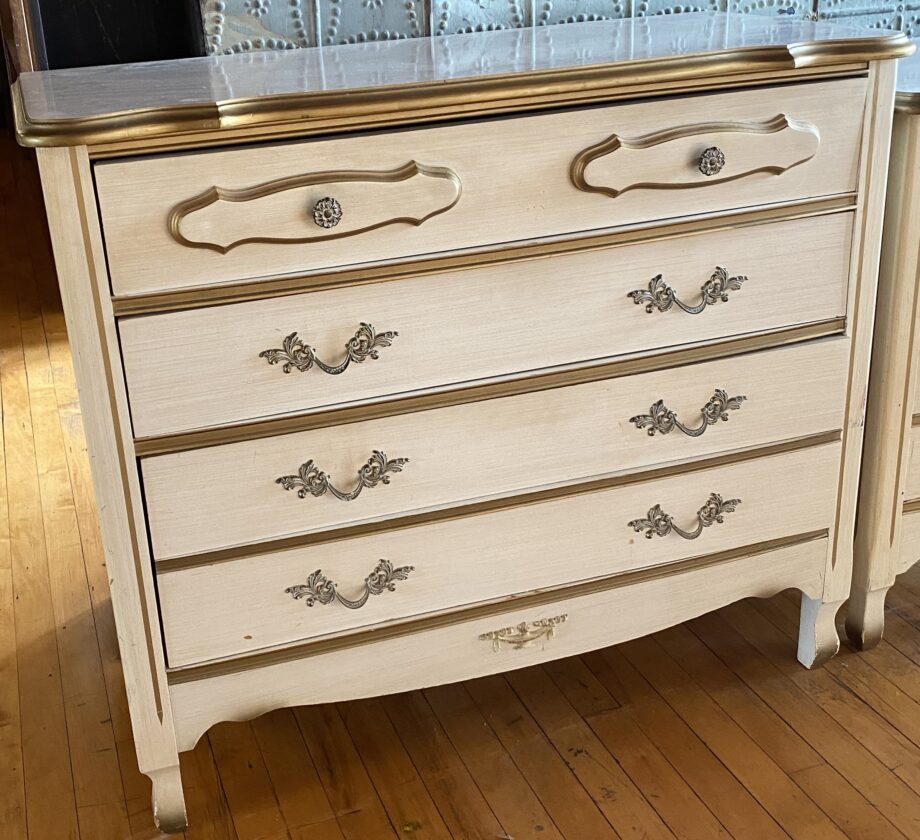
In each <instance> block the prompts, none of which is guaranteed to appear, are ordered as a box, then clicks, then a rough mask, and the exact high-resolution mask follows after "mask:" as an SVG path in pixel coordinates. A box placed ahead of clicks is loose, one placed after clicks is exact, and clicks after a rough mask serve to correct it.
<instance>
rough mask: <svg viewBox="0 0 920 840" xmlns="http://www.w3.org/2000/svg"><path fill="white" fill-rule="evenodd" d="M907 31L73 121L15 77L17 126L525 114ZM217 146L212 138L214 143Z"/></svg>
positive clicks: (894, 48)
mask: <svg viewBox="0 0 920 840" xmlns="http://www.w3.org/2000/svg"><path fill="white" fill-rule="evenodd" d="M913 51H914V46H913V44H912V43H911V41H910V39H909V38H908V37H907V36H906V35H905V34H904V33H903V32H897V33H884V34H882V33H877V34H867V35H866V36H865V37H862V38H849V39H841V40H829V41H821V42H811V41H809V42H801V43H793V44H786V45H771V46H745V47H737V48H734V49H724V50H717V51H713V52H708V53H702V54H694V55H689V56H688V55H675V56H668V57H656V58H654V59H644V60H637V61H627V62H614V63H608V64H597V65H592V66H589V67H568V68H561V69H560V68H556V69H552V70H534V71H529V72H521V73H509V74H496V75H491V76H481V77H468V78H459V79H446V80H445V79H438V80H434V81H425V82H417V83H413V84H404V85H388V86H380V87H376V88H355V89H350V90H341V91H338V90H337V91H304V92H299V93H292V94H279V95H266V96H259V97H251V98H240V99H229V100H222V101H212V102H201V103H193V104H178V105H169V106H162V107H150V108H138V109H132V110H124V111H113V112H109V113H102V114H93V115H91V116H86V117H80V118H69V119H50V120H39V119H33V118H31V117H30V115H29V113H28V110H27V108H26V105H25V102H24V101H23V97H22V90H21V88H20V86H19V84H18V83H17V84H16V85H15V86H14V91H13V107H14V113H15V122H16V132H17V135H18V138H19V142H20V143H21V144H22V145H25V146H70V145H86V146H98V145H103V144H136V145H145V144H150V143H151V141H154V140H157V139H161V138H170V137H172V138H176V137H181V136H192V135H200V134H202V133H209V134H212V135H213V134H214V133H215V132H218V133H222V132H234V133H243V132H252V131H253V130H256V131H258V132H259V133H260V134H261V136H278V135H284V134H290V133H291V131H292V128H295V129H296V133H298V134H301V135H303V134H309V133H319V132H322V131H334V130H344V129H346V128H351V127H355V126H362V127H364V128H367V127H370V126H372V125H373V126H384V125H405V124H407V123H413V122H420V121H429V120H437V119H456V118H457V117H460V116H467V117H468V116H475V115H486V114H498V113H506V112H509V111H522V110H529V109H533V108H546V107H555V106H559V105H571V104H575V103H577V102H591V101H598V100H602V99H606V100H610V99H615V98H621V97H623V96H624V94H625V93H627V92H628V89H629V88H632V89H634V90H633V92H635V89H636V88H641V87H643V86H649V85H654V86H656V87H657V88H658V89H659V90H660V89H661V88H662V87H663V86H667V85H681V84H688V85H690V84H693V83H698V84H720V85H723V86H724V84H725V83H731V81H732V80H733V78H734V77H738V76H748V77H750V76H751V75H752V74H763V75H765V76H769V75H773V76H776V75H780V74H789V73H790V71H799V72H797V73H795V75H805V74H803V73H801V71H807V70H811V69H812V68H829V70H830V72H833V69H834V68H835V67H840V66H841V65H849V66H850V67H852V65H854V64H856V63H862V62H869V61H877V60H883V59H892V58H901V57H903V56H906V55H910V54H911V53H912V52H913ZM211 142H212V143H213V138H212V141H211Z"/></svg>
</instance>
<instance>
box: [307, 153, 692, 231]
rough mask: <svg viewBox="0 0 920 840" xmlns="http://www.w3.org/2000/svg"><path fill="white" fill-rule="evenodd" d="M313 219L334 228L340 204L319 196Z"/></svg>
mask: <svg viewBox="0 0 920 840" xmlns="http://www.w3.org/2000/svg"><path fill="white" fill-rule="evenodd" d="M700 166H702V164H700ZM313 221H314V222H315V223H316V224H318V225H319V226H320V227H321V228H334V227H335V226H336V225H337V224H338V223H339V222H341V221H342V205H341V204H339V203H338V202H337V201H336V200H335V199H334V198H331V197H330V196H326V197H325V198H321V199H320V200H319V201H317V202H316V204H314V205H313Z"/></svg>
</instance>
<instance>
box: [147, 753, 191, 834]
mask: <svg viewBox="0 0 920 840" xmlns="http://www.w3.org/2000/svg"><path fill="white" fill-rule="evenodd" d="M147 776H148V777H149V778H150V781H151V782H152V783H153V793H152V795H151V796H152V801H153V818H154V820H155V821H156V824H157V828H159V829H160V831H164V832H166V833H167V834H178V833H179V832H181V831H185V828H186V826H187V825H188V821H187V819H186V816H185V795H184V794H183V792H182V776H181V774H180V773H179V765H178V764H175V765H173V766H171V767H162V768H160V769H159V770H151V771H148V773H147Z"/></svg>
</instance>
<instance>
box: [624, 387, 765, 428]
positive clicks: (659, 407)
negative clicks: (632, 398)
mask: <svg viewBox="0 0 920 840" xmlns="http://www.w3.org/2000/svg"><path fill="white" fill-rule="evenodd" d="M746 399H747V397H745V396H741V395H739V396H737V397H730V396H729V395H728V392H727V391H723V390H722V389H721V388H716V390H715V392H714V393H713V395H712V396H711V397H710V398H709V402H707V403H706V405H704V406H703V407H702V408H701V409H700V414H702V415H703V419H702V421H701V422H700V425H699V426H696V427H693V428H691V427H690V426H685V425H684V424H683V423H681V422H680V420H679V419H678V417H677V412H675V411H673V410H672V409H670V408H668V407H667V406H666V405H665V404H664V400H658V401H657V402H654V403H652V405H651V407H650V408H649V413H648V414H637V415H636V416H635V417H630V418H629V422H630V423H634V424H635V426H636V428H637V429H645V428H648V433H649V435H651V436H654V435H655V432H658V433H659V434H662V435H666V434H668V433H670V432H672V431H674V429H679V430H680V431H682V432H683V433H684V434H685V435H688V436H689V437H699V436H700V435H701V434H703V432H705V431H706V429H708V428H709V427H710V426H712V425H715V424H716V423H718V422H719V421H720V420H722V421H727V420H728V412H729V411H737V410H738V409H739V408H741V403H743V402H744V401H745V400H746Z"/></svg>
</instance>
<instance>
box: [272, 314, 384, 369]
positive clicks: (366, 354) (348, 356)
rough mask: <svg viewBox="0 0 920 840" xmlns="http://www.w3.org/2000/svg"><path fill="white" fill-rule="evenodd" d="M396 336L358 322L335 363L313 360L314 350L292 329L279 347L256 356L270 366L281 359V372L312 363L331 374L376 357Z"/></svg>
mask: <svg viewBox="0 0 920 840" xmlns="http://www.w3.org/2000/svg"><path fill="white" fill-rule="evenodd" d="M398 335H399V333H398V332H382V333H378V332H377V331H376V330H375V329H374V327H373V325H372V324H365V323H363V322H362V323H361V326H360V327H358V331H357V332H356V333H355V334H354V335H353V336H352V337H351V338H349V339H348V342H347V343H346V344H345V358H344V359H342V361H341V362H339V363H338V364H337V365H328V364H326V363H325V362H324V361H322V360H321V359H317V358H316V351H315V350H314V349H313V348H312V347H311V346H310V345H309V344H304V342H303V339H301V338H300V337H298V335H297V333H296V332H292V333H291V334H290V335H289V336H287V338H285V339H284V341H283V342H282V346H281V347H280V348H276V349H274V350H263V351H262V352H261V353H259V358H260V359H266V360H267V361H268V363H269V364H270V365H276V364H278V363H279V362H284V364H283V365H282V366H281V369H282V370H283V371H284V372H285V373H290V372H291V371H292V370H293V369H294V368H297V370H299V371H300V372H301V373H304V372H306V371H308V370H310V368H312V367H313V365H316V366H317V367H318V368H319V369H320V370H322V371H324V372H326V373H331V374H332V375H333V376H335V375H336V374H339V373H343V372H344V371H345V369H346V368H347V367H348V366H349V365H350V364H351V363H352V362H354V363H355V364H356V365H360V364H361V362H363V361H365V360H366V359H377V358H378V351H379V350H380V348H381V347H389V346H390V345H391V344H392V343H393V339H394V338H396V336H398Z"/></svg>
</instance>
